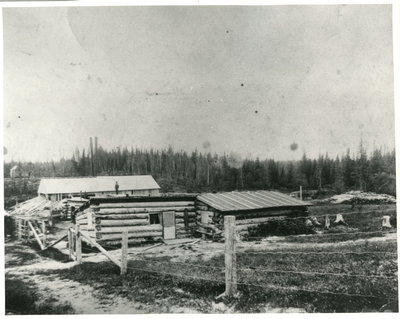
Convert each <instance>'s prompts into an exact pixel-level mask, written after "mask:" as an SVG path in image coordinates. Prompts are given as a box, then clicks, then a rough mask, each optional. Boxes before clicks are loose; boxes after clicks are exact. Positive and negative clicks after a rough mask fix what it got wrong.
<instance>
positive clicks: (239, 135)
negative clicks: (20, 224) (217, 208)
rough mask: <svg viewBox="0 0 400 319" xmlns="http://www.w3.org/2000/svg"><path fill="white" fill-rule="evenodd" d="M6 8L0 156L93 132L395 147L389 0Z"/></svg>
mask: <svg viewBox="0 0 400 319" xmlns="http://www.w3.org/2000/svg"><path fill="white" fill-rule="evenodd" d="M3 12H4V14H3V21H4V83H5V85H4V145H5V147H7V149H8V155H6V156H5V159H6V160H10V159H11V158H12V159H14V160H32V161H36V160H47V159H53V158H55V159H57V158H59V157H60V156H62V155H64V156H66V157H70V156H71V154H72V151H73V149H74V148H75V147H76V146H78V147H80V148H82V147H87V146H88V144H89V137H90V136H97V137H98V138H99V143H100V145H102V146H104V147H107V148H112V147H115V146H118V145H120V146H125V145H127V146H128V147H130V146H133V147H135V146H138V147H143V148H150V147H153V148H166V147H168V145H171V146H172V147H174V148H175V149H177V150H179V149H184V150H188V151H191V150H194V149H195V148H197V149H198V150H200V151H203V150H205V149H206V150H207V151H212V152H218V153H222V152H224V151H225V152H230V151H234V152H237V153H239V154H242V155H243V156H244V157H245V156H248V157H249V156H251V157H253V158H255V157H257V156H259V157H261V158H265V157H268V158H275V159H281V160H286V159H287V160H292V159H299V158H300V157H301V156H302V154H303V153H304V152H306V154H307V155H308V156H311V157H314V156H318V154H319V153H323V154H325V153H326V152H328V153H329V154H330V155H333V156H335V155H336V154H339V155H340V154H343V153H345V151H346V148H348V147H349V148H351V149H352V151H354V152H356V150H357V148H358V145H359V142H360V140H361V139H363V140H364V142H365V144H366V145H367V146H368V148H369V149H372V148H373V146H374V145H375V146H376V147H387V148H389V149H391V148H393V147H394V105H393V90H394V89H393V53H392V23H391V6H390V5H361V6H360V5H358V6H353V5H346V6H273V7H269V6H265V7H87V8H83V7H81V8H6V9H4V11H3ZM292 143H297V145H298V148H297V149H295V150H293V147H292V149H291V147H290V145H291V144H292Z"/></svg>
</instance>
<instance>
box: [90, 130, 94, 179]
mask: <svg viewBox="0 0 400 319" xmlns="http://www.w3.org/2000/svg"><path fill="white" fill-rule="evenodd" d="M90 164H91V165H90V166H91V169H92V176H94V167H93V138H92V137H90Z"/></svg>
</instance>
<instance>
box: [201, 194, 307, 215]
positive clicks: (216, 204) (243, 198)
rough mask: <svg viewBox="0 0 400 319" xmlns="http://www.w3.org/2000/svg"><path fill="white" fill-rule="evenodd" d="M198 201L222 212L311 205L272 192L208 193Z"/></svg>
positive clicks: (202, 195)
mask: <svg viewBox="0 0 400 319" xmlns="http://www.w3.org/2000/svg"><path fill="white" fill-rule="evenodd" d="M197 199H198V200H199V201H201V202H203V203H205V204H207V205H209V206H211V207H212V208H214V209H216V210H219V211H222V212H231V211H239V210H255V209H263V208H275V207H276V208H278V207H304V206H308V205H311V204H310V203H309V202H304V201H301V200H298V199H296V198H293V197H290V196H288V195H285V194H282V193H279V192H272V191H254V192H227V193H216V194H212V193H207V194H201V195H200V196H198V197H197Z"/></svg>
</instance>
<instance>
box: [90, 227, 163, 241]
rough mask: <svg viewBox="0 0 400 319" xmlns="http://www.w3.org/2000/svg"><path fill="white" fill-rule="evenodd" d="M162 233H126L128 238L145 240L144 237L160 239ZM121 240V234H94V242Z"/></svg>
mask: <svg viewBox="0 0 400 319" xmlns="http://www.w3.org/2000/svg"><path fill="white" fill-rule="evenodd" d="M162 235H163V233H162V231H159V230H157V231H148V232H140V233H128V238H146V237H162ZM116 239H119V240H121V239H122V233H115V234H102V233H96V240H101V241H102V240H116Z"/></svg>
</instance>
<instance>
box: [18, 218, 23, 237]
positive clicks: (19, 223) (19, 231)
mask: <svg viewBox="0 0 400 319" xmlns="http://www.w3.org/2000/svg"><path fill="white" fill-rule="evenodd" d="M17 220H18V240H21V239H22V230H23V228H22V220H21V219H19V218H18V219H17Z"/></svg>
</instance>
